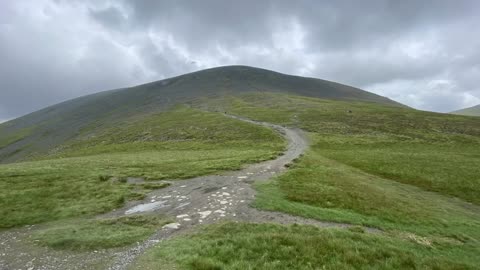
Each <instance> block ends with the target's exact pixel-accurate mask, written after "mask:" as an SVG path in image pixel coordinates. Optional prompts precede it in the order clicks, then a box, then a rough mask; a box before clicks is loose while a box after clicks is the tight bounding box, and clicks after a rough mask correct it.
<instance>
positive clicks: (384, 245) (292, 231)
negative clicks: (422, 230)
mask: <svg viewBox="0 0 480 270" xmlns="http://www.w3.org/2000/svg"><path fill="white" fill-rule="evenodd" d="M452 245H455V244H452ZM445 246H446V243H442V242H433V243H432V242H428V241H423V239H422V238H418V237H416V238H415V237H412V235H409V236H404V237H403V238H400V237H385V236H376V235H369V234H363V233H361V232H355V231H349V230H335V229H318V228H315V227H310V226H289V227H286V226H280V225H273V224H243V223H226V224H219V225H213V226H211V227H209V228H207V229H205V230H204V231H203V232H202V233H201V234H195V235H190V236H186V237H183V238H177V239H174V240H170V241H169V242H167V243H165V244H163V245H159V246H157V247H155V248H154V249H152V250H150V251H149V252H148V253H147V254H146V255H144V256H142V257H141V258H140V260H139V261H137V262H136V264H135V265H134V267H132V268H131V269H145V270H154V269H194V270H205V269H238V270H240V269H272V270H273V269H275V270H277V269H475V268H476V266H478V265H477V263H478V258H476V257H475V255H476V254H475V253H465V252H464V251H463V250H461V248H460V247H459V245H458V244H456V246H455V247H453V248H448V249H447V248H445ZM459 259H461V260H459Z"/></svg>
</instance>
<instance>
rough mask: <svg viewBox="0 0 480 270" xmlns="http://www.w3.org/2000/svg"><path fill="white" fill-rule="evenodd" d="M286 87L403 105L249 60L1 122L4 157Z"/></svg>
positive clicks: (291, 90) (0, 158)
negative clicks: (216, 100) (206, 100)
mask: <svg viewBox="0 0 480 270" xmlns="http://www.w3.org/2000/svg"><path fill="white" fill-rule="evenodd" d="M247 92H281V93H290V94H296V95H301V96H308V97H317V98H324V99H336V100H350V101H365V102H374V103H380V104H384V105H389V106H401V107H404V105H402V104H400V103H397V102H395V101H392V100H390V99H388V98H385V97H382V96H379V95H376V94H373V93H370V92H367V91H364V90H361V89H358V88H354V87H351V86H347V85H343V84H339V83H335V82H331V81H325V80H320V79H315V78H305V77H299V76H291V75H286V74H281V73H277V72H273V71H269V70H265V69H259V68H253V67H247V66H226V67H218V68H212V69H207V70H202V71H198V72H194V73H189V74H185V75H182V76H178V77H174V78H169V79H165V80H161V81H156V82H152V83H147V84H143V85H138V86H135V87H130V88H122V89H116V90H110V91H104V92H100V93H97V94H93V95H88V96H84V97H80V98H76V99H72V100H69V101H66V102H63V103H59V104H57V105H53V106H50V107H48V108H45V109H42V110H39V111H36V112H34V113H31V114H28V115H25V116H23V117H20V118H17V119H14V120H11V121H8V122H6V123H3V124H1V125H0V163H4V162H12V161H16V160H19V159H21V158H23V157H25V156H28V155H29V154H31V153H35V152H43V151H47V150H49V149H51V148H53V147H55V146H57V145H60V144H62V143H64V142H66V141H68V140H69V139H72V138H74V137H75V136H76V135H78V134H79V133H80V132H81V131H82V129H85V128H92V126H93V127H95V126H97V127H98V126H102V125H104V124H105V123H117V122H118V124H121V120H122V119H124V118H125V117H130V116H134V115H136V114H145V113H151V112H157V111H162V110H166V109H168V108H170V107H171V106H173V105H175V104H178V103H183V102H187V101H191V100H194V99H196V98H200V97H210V96H212V97H213V96H222V95H237V94H243V93H247Z"/></svg>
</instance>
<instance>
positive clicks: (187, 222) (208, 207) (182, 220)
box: [110, 116, 374, 270]
mask: <svg viewBox="0 0 480 270" xmlns="http://www.w3.org/2000/svg"><path fill="white" fill-rule="evenodd" d="M230 117H232V118H236V119H239V120H242V121H246V122H250V123H253V124H257V125H262V126H266V127H268V128H272V129H275V130H277V131H278V132H279V133H281V134H283V136H284V137H285V138H286V139H287V141H288V147H287V150H286V151H285V153H284V154H283V155H282V156H279V157H278V158H276V159H274V160H270V161H265V162H261V163H257V164H253V165H250V166H247V167H246V168H244V169H242V170H240V171H234V172H229V173H225V174H222V175H209V176H203V177H197V178H193V179H189V180H183V181H174V182H171V185H170V186H169V187H168V188H165V189H161V190H158V191H155V192H152V193H150V195H149V196H148V198H147V199H146V200H145V203H143V204H139V205H135V206H130V207H128V208H124V209H120V210H118V211H116V212H115V213H111V215H119V214H120V215H121V214H131V213H138V212H141V211H142V210H146V211H151V212H157V213H161V214H166V215H169V216H173V217H175V218H176V221H175V222H174V223H172V224H169V225H166V226H165V227H164V228H162V229H161V230H160V231H158V232H157V233H156V234H155V235H153V236H152V237H150V239H148V240H147V241H145V242H143V243H140V244H139V245H137V246H135V247H133V248H131V249H129V250H127V251H124V252H120V253H118V254H117V256H116V260H115V262H114V264H113V265H112V266H111V267H110V269H115V270H117V269H127V268H128V266H129V265H130V263H131V262H132V261H133V260H134V259H135V258H136V257H137V256H138V255H140V254H142V253H143V252H144V251H145V250H146V249H148V248H150V247H151V246H153V245H155V244H157V243H158V242H160V241H162V240H164V239H167V238H169V237H171V236H172V235H174V234H180V233H183V232H185V231H188V230H190V229H192V228H193V227H194V226H195V225H199V224H211V223H215V222H218V221H219V220H225V219H228V220H236V221H247V222H255V223H264V222H271V223H280V224H293V223H297V224H309V225H315V226H321V227H349V226H351V225H349V224H341V223H330V222H321V221H316V220H311V219H305V218H301V217H296V216H291V215H288V214H283V213H277V212H268V211H260V210H257V209H254V208H251V207H250V206H249V205H250V203H251V202H252V201H253V199H254V197H255V191H254V190H253V188H252V186H251V183H252V182H254V181H265V180H267V179H269V178H271V177H272V176H275V175H278V174H280V173H282V172H283V171H285V170H286V166H285V165H287V164H289V163H291V162H292V161H293V160H294V159H296V158H298V157H299V156H300V155H301V154H302V153H303V152H304V151H305V150H306V149H307V147H308V141H307V138H306V136H305V134H304V132H303V131H302V130H300V129H291V128H286V127H282V126H279V125H274V124H271V123H265V122H257V121H252V120H248V119H244V118H240V117H236V116H230ZM366 229H367V230H369V229H368V228H366ZM371 230H373V231H374V229H371Z"/></svg>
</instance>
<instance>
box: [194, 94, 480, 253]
mask: <svg viewBox="0 0 480 270" xmlns="http://www.w3.org/2000/svg"><path fill="white" fill-rule="evenodd" d="M202 102H205V101H202ZM207 103H208V105H207V106H206V105H201V106H206V107H208V108H210V109H212V110H218V109H219V108H221V109H222V110H227V111H229V112H230V113H232V114H238V115H243V116H247V117H250V118H252V119H258V120H263V121H268V122H273V123H279V124H283V125H289V126H298V127H301V128H303V129H304V130H307V131H309V132H310V137H311V143H312V145H311V149H310V150H309V151H308V152H307V153H306V155H305V156H303V157H302V158H300V159H299V160H297V161H296V162H295V163H294V164H292V166H290V167H289V171H288V172H287V173H285V174H284V175H282V176H280V177H277V179H275V180H274V181H270V182H268V183H262V184H257V189H258V191H259V194H258V195H257V200H256V202H255V206H256V207H259V208H264V209H268V210H274V211H284V212H288V213H291V214H294V215H302V216H305V217H309V218H314V219H318V220H330V221H336V222H346V223H351V224H359V225H366V226H373V227H378V228H381V229H384V230H387V231H388V232H389V233H391V234H393V235H401V234H403V233H405V232H409V233H414V234H416V235H420V236H422V237H426V239H429V240H430V241H435V239H448V241H453V242H456V241H459V243H461V247H460V249H461V250H463V251H464V252H465V253H473V254H480V248H479V247H480V244H479V243H480V201H479V198H480V196H479V194H480V166H479V164H480V152H479V151H478V149H479V145H480V119H478V118H476V117H466V116H456V115H446V114H437V113H429V112H421V111H416V110H411V109H408V108H396V107H391V106H383V105H378V104H373V103H370V104H369V103H362V102H342V101H329V100H319V99H312V98H306V97H298V96H291V95H276V94H268V93H264V94H250V95H245V96H242V97H230V98H227V99H217V100H209V101H207ZM198 106H200V105H198ZM349 111H351V112H349ZM448 241H447V242H448ZM444 248H445V249H449V248H451V249H452V250H451V252H454V251H453V250H457V248H459V247H458V246H457V245H456V244H455V245H453V244H452V245H450V244H448V243H447V244H445V246H444ZM477 257H478V256H477ZM459 260H461V261H463V259H461V258H459Z"/></svg>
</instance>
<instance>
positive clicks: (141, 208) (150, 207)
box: [125, 201, 167, 215]
mask: <svg viewBox="0 0 480 270" xmlns="http://www.w3.org/2000/svg"><path fill="white" fill-rule="evenodd" d="M166 202H167V201H158V202H151V203H144V204H139V205H137V206H134V207H132V208H130V209H128V210H127V211H125V214H126V215H130V214H134V213H141V212H150V211H154V210H157V209H159V208H162V207H164V206H165V203H166Z"/></svg>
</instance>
